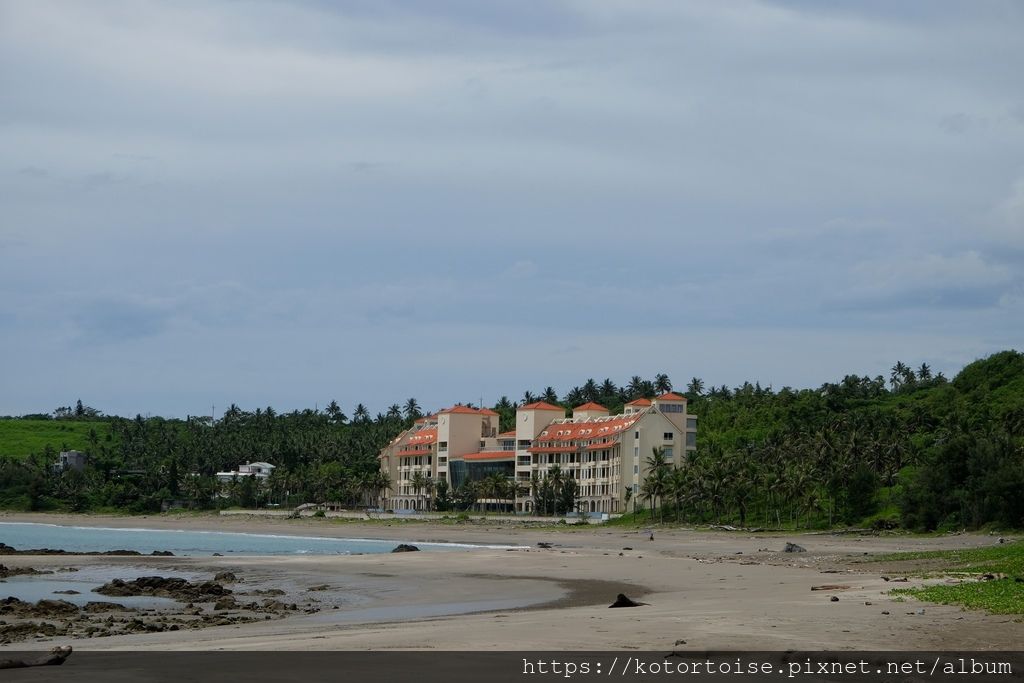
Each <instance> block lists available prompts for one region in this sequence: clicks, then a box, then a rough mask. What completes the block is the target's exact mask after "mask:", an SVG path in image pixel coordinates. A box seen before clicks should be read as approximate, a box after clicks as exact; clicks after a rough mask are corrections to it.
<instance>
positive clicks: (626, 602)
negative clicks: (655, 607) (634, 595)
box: [608, 593, 647, 609]
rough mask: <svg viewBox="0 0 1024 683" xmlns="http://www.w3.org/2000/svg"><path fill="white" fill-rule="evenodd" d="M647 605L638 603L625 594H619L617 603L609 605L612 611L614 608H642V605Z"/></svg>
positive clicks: (616, 599)
mask: <svg viewBox="0 0 1024 683" xmlns="http://www.w3.org/2000/svg"><path fill="white" fill-rule="evenodd" d="M646 604H647V603H646V602H637V601H635V600H630V599H629V598H627V597H626V596H625V595H624V594H622V593H619V595H618V596H617V597H616V598H615V602H613V603H612V604H610V605H608V608H609V609H611V608H612V607H640V606H641V605H646Z"/></svg>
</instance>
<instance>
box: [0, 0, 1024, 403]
mask: <svg viewBox="0 0 1024 683" xmlns="http://www.w3.org/2000/svg"><path fill="white" fill-rule="evenodd" d="M1022 35H1024V5H1022V4H1021V3H1019V2H1015V1H1014V0H1006V1H1000V0H991V1H987V2H944V1H943V0H925V1H919V2H914V1H912V0H911V1H907V2H899V3H891V2H888V1H887V0H885V1H883V0H875V1H870V2H859V3H833V2H818V1H811V0H802V1H795V0H789V1H785V2H782V1H779V2H769V1H767V0H735V1H733V2H728V3H723V2H718V1H717V0H709V1H707V2H679V1H677V0H551V1H550V2H544V3H526V2H521V1H520V0H490V1H489V2H478V1H477V0H433V1H432V2H422V1H421V0H337V1H334V0H332V1H327V0H322V1H321V0H307V1H298V0H296V1H286V0H279V1H271V0H262V1H261V0H234V1H227V0H224V1H221V2H207V1H203V0H176V1H174V2H156V1H153V0H120V1H119V0H106V1H103V2H96V1H93V0H65V1H63V2H54V1H51V0H33V1H32V2H21V1H19V0H0V415H4V414H9V415H20V414H25V413H35V412H48V411H51V410H53V409H54V408H56V407H57V406H62V405H73V404H74V402H75V400H76V399H79V398H81V399H82V400H83V402H85V403H86V404H87V405H90V406H93V407H96V408H98V409H100V410H102V411H104V412H106V413H109V414H122V415H134V414H136V413H141V414H154V415H157V414H159V415H166V416H179V417H184V416H185V415H188V414H209V413H210V412H211V410H213V411H214V412H215V413H217V414H220V413H222V412H223V410H224V409H225V408H226V407H227V406H228V405H229V404H230V403H236V404H238V405H239V406H240V407H242V408H243V409H255V408H257V407H265V406H268V405H269V406H273V407H274V408H275V409H277V410H292V409H296V408H306V407H314V406H316V405H318V406H320V407H321V408H322V407H323V406H324V405H325V404H326V403H327V402H329V401H330V400H332V399H336V400H337V401H338V402H339V403H340V404H341V406H342V409H343V410H346V411H348V412H349V413H351V410H352V409H353V407H354V406H355V404H356V403H358V402H362V403H364V404H366V405H367V406H368V407H369V408H370V410H371V412H378V411H384V410H386V408H387V406H389V405H390V404H392V403H402V402H404V400H405V399H407V398H409V397H415V398H416V399H417V400H418V401H419V403H420V404H421V405H422V406H423V407H424V408H426V409H433V408H440V407H442V406H446V405H451V404H453V403H456V402H474V403H475V402H478V401H479V400H480V399H481V397H482V398H483V400H484V402H485V403H487V404H493V403H494V402H495V401H496V400H497V399H498V398H499V397H500V396H501V395H503V394H507V395H508V396H509V397H510V398H512V399H513V400H515V399H518V398H520V397H521V396H522V392H523V391H524V390H527V389H529V390H531V391H534V392H537V391H540V390H542V389H543V388H544V387H546V386H549V385H550V386H553V387H554V388H555V389H556V390H557V391H558V392H559V393H564V392H565V391H567V390H568V389H570V388H571V387H573V386H575V385H580V384H583V383H584V382H585V381H586V379H587V378H590V377H593V378H595V379H597V380H598V381H600V380H602V379H604V378H605V377H610V378H612V379H613V380H615V381H616V382H619V383H625V382H627V381H628V379H629V378H630V377H631V376H632V375H641V376H644V377H652V376H653V375H654V374H655V373H659V372H665V373H668V374H669V375H670V377H671V378H672V379H673V381H674V382H675V384H676V385H677V386H678V387H685V384H686V382H687V381H688V380H689V378H691V377H694V376H698V377H701V378H703V379H704V381H705V383H706V384H715V385H720V384H728V385H730V386H735V385H738V384H740V383H742V382H743V381H745V380H749V381H752V382H753V381H759V382H761V384H763V385H771V386H773V387H775V388H780V387H782V386H787V385H788V386H793V387H816V386H820V385H821V384H822V383H824V382H828V381H835V380H838V379H839V378H841V377H842V376H844V375H846V374H848V373H857V374H867V375H871V376H874V375H878V374H884V375H886V376H888V372H889V368H891V366H892V365H893V364H894V363H895V362H896V361H897V360H901V361H904V362H906V363H908V364H910V365H913V366H916V365H918V364H920V363H922V362H927V363H929V364H930V365H931V366H932V367H933V369H934V370H936V371H943V372H945V373H946V374H947V375H952V374H955V372H956V371H957V370H959V369H960V368H961V367H962V366H963V365H964V364H966V363H968V362H970V361H972V360H975V359H977V358H980V357H984V356H986V355H988V354H990V353H993V352H995V351H998V350H1002V349H1007V348H1018V349H1021V348H1022V347H1024V343H1022V339H1024V87H1022V86H1024V80H1022V76H1021V74H1024V41H1022V40H1021V39H1020V37H1021V36H1022Z"/></svg>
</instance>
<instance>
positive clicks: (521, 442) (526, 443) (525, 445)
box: [519, 439, 530, 449]
mask: <svg viewBox="0 0 1024 683" xmlns="http://www.w3.org/2000/svg"><path fill="white" fill-rule="evenodd" d="M529 447H530V440H529V439H519V448H521V449H523V448H529Z"/></svg>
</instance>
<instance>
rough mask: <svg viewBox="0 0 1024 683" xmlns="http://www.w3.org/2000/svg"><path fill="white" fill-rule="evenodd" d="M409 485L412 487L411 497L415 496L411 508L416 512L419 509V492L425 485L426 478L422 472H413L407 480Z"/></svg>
mask: <svg viewBox="0 0 1024 683" xmlns="http://www.w3.org/2000/svg"><path fill="white" fill-rule="evenodd" d="M409 485H410V486H411V487H412V492H413V495H415V496H416V501H415V504H414V505H413V507H414V508H415V509H417V510H419V509H420V491H421V490H423V487H425V486H426V485H427V478H426V477H424V476H423V473H422V472H414V473H413V475H412V477H411V478H410V479H409Z"/></svg>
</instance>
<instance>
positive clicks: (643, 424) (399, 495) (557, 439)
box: [380, 393, 697, 514]
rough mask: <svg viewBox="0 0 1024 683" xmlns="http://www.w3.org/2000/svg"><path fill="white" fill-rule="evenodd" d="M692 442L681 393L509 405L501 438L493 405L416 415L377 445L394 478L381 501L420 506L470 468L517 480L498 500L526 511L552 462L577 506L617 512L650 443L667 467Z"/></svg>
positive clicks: (692, 422) (682, 459)
mask: <svg viewBox="0 0 1024 683" xmlns="http://www.w3.org/2000/svg"><path fill="white" fill-rule="evenodd" d="M696 446H697V418H696V417H695V416H693V415H690V414H689V413H688V412H687V410H686V398H685V397H684V396H680V395H678V394H673V393H666V394H663V395H661V396H658V397H657V398H654V399H638V400H636V401H633V402H631V403H628V404H626V406H625V407H624V408H623V411H622V413H620V414H618V415H610V414H609V413H608V410H607V409H605V408H604V407H603V406H600V405H598V404H596V403H587V404H584V405H582V406H578V407H576V408H575V409H574V410H573V411H572V414H571V415H570V416H566V411H565V409H564V408H562V407H560V406H555V405H551V404H548V403H544V402H537V403H531V404H529V405H524V406H521V407H519V408H518V409H517V410H516V425H515V430H513V431H508V432H505V433H501V434H499V433H498V414H497V413H495V412H494V411H493V410H488V409H482V410H478V409H475V408H469V407H466V406H453V407H452V408H449V409H447V410H442V411H440V412H439V413H437V414H436V415H431V416H428V417H424V418H420V419H419V420H417V421H416V423H415V424H414V425H413V426H412V427H411V428H410V429H408V430H406V431H405V432H403V433H402V434H400V435H399V436H398V437H397V438H396V439H395V440H394V441H392V442H391V443H390V444H388V446H387V447H386V448H384V450H383V451H382V452H381V454H380V464H381V469H382V470H383V471H384V472H385V473H386V474H387V475H388V477H389V478H390V481H391V482H392V488H391V490H390V491H389V492H388V496H387V507H388V508H389V509H393V510H395V511H405V510H423V509H426V507H427V504H428V501H429V499H430V491H431V490H432V489H433V487H434V486H436V483H437V482H439V481H442V480H444V481H446V482H447V483H448V484H449V485H450V486H451V487H452V488H453V489H455V488H458V487H459V486H460V485H462V483H464V482H465V481H467V480H471V479H472V478H474V473H480V472H499V473H503V474H506V475H507V476H508V477H509V478H514V480H515V482H516V484H517V485H518V486H517V490H518V493H517V495H516V497H515V500H514V501H511V500H509V501H506V502H507V503H508V504H509V505H513V506H514V509H515V511H516V512H518V513H529V512H532V505H533V502H532V501H533V498H532V494H531V493H530V485H531V482H532V481H533V479H534V477H536V478H538V479H543V478H545V477H547V476H548V475H549V473H550V472H551V470H552V468H553V467H555V466H556V465H557V466H558V468H559V469H560V470H561V472H562V476H563V477H567V478H571V479H573V480H575V481H576V483H577V485H578V486H579V491H580V504H581V509H582V510H584V511H586V512H588V513H592V514H598V513H612V514H613V513H621V512H625V506H626V503H625V500H626V490H627V489H632V491H633V492H634V494H636V493H638V492H639V490H640V485H641V483H642V482H643V479H644V478H645V477H646V476H647V473H648V462H649V460H650V458H651V456H652V454H653V452H654V451H655V449H660V451H661V452H662V453H663V454H664V456H665V461H666V462H667V463H668V464H669V465H683V464H685V463H686V462H687V454H688V453H690V452H691V451H693V450H695V449H696ZM416 473H420V475H421V479H420V480H419V481H420V483H421V487H420V488H419V489H417V488H415V483H416V481H417V480H416V479H414V477H415V476H416ZM423 482H427V483H426V484H425V485H424V484H423Z"/></svg>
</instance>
